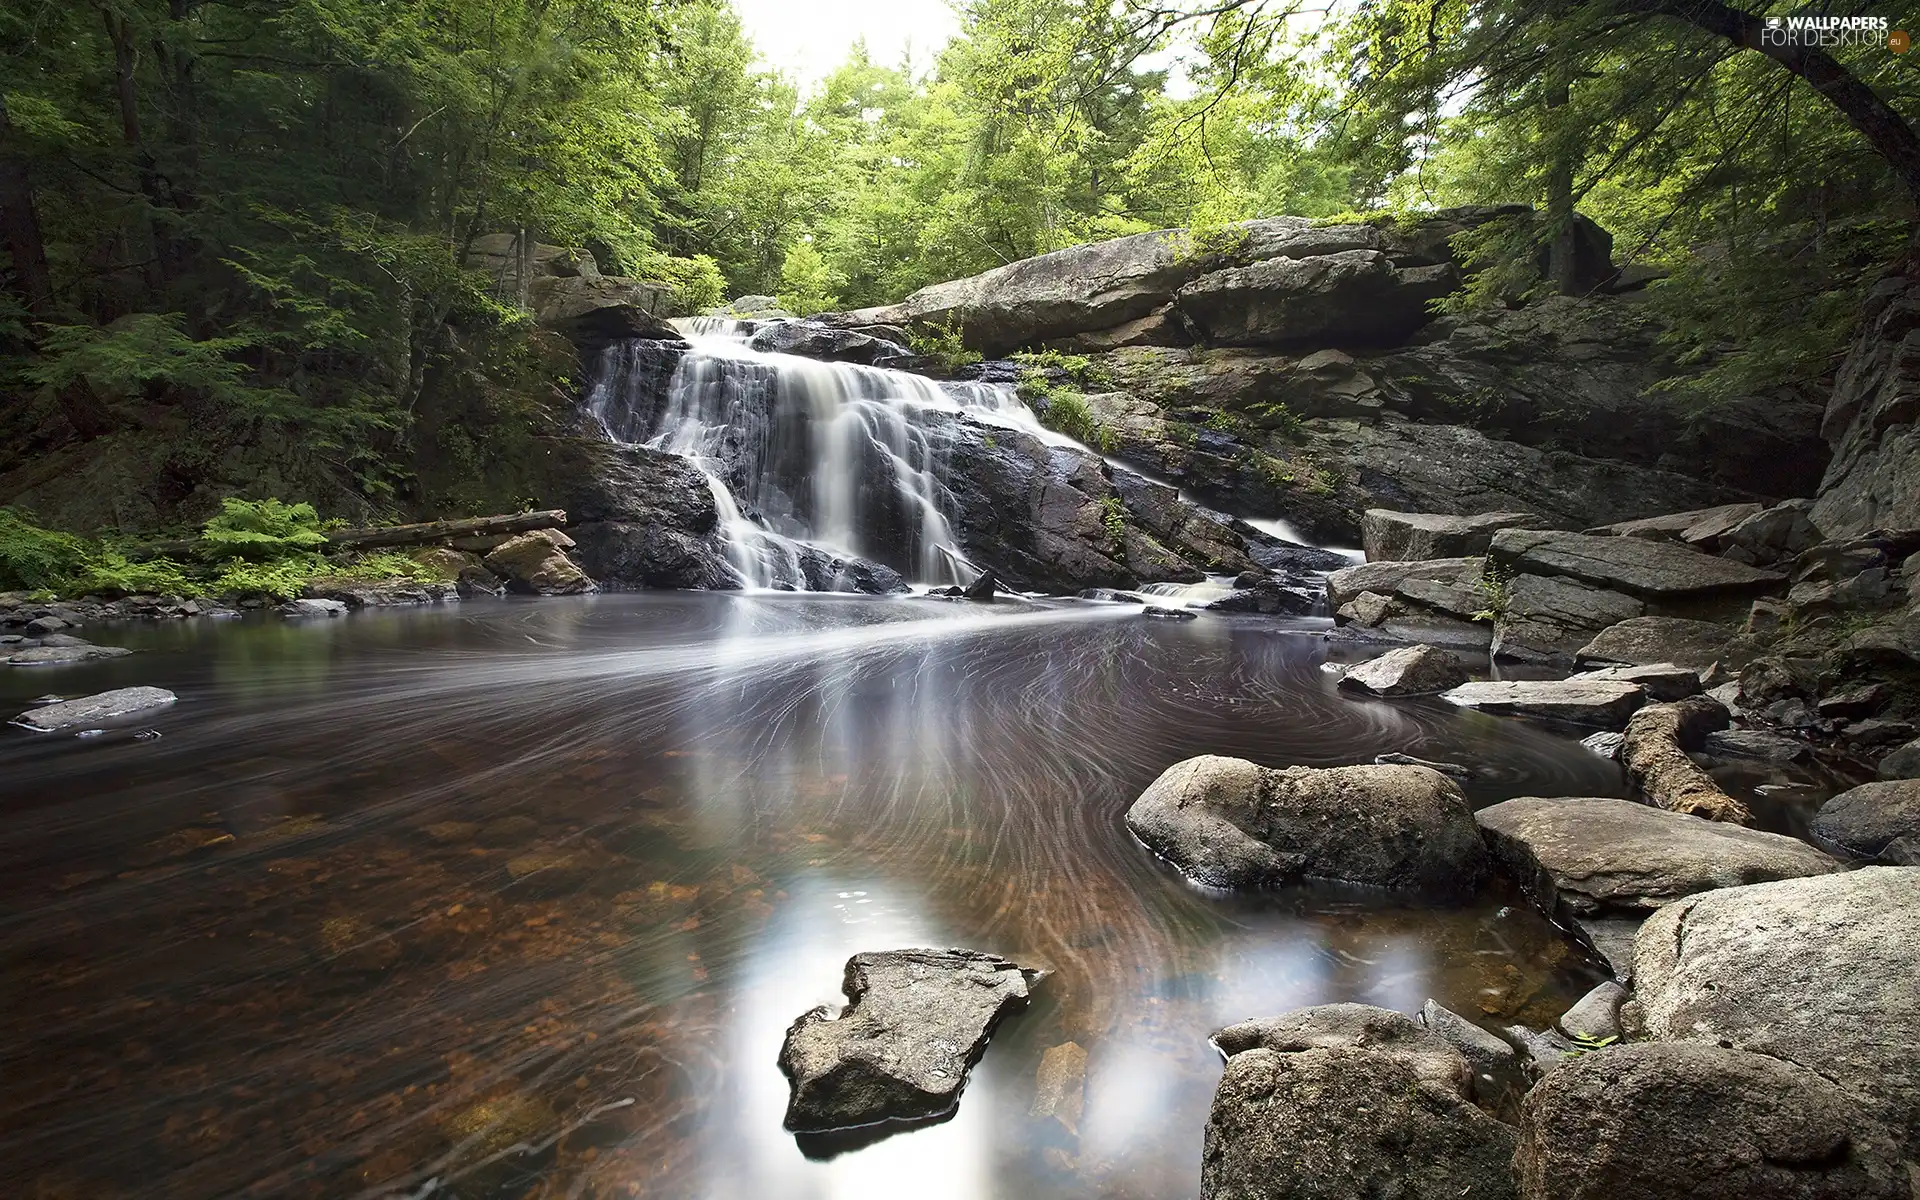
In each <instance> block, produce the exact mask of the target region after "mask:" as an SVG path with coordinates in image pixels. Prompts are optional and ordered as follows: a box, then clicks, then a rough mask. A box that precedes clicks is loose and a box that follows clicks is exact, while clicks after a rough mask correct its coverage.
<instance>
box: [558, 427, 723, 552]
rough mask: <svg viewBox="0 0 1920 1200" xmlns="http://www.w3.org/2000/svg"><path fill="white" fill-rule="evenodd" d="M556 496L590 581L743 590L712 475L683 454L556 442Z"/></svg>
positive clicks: (584, 441)
mask: <svg viewBox="0 0 1920 1200" xmlns="http://www.w3.org/2000/svg"><path fill="white" fill-rule="evenodd" d="M549 454H550V455H552V458H553V461H552V463H551V464H550V467H549V473H550V474H551V476H552V477H553V479H554V480H555V484H554V486H553V487H552V488H551V489H550V490H549V493H548V495H549V496H550V498H552V499H553V500H554V501H556V502H557V503H558V504H559V506H560V507H562V508H564V509H566V511H567V513H568V515H569V516H570V517H571V518H572V520H573V521H574V524H572V525H570V526H568V533H569V535H570V536H571V537H572V538H573V540H574V541H575V542H576V543H577V544H576V546H575V547H574V553H575V555H576V556H577V558H578V561H579V563H580V565H581V566H582V568H584V569H585V570H586V572H587V574H588V575H589V576H591V577H592V578H594V579H596V580H599V581H600V582H601V583H604V584H606V585H608V586H610V587H623V588H640V587H648V588H709V589H729V588H737V587H739V586H740V576H739V573H738V572H736V571H735V570H734V568H733V567H732V565H731V564H730V563H729V561H728V558H727V550H726V546H725V544H724V543H723V541H722V540H721V537H720V532H719V523H720V517H719V512H718V510H717V508H716V507H715V504H714V498H713V490H712V488H711V486H710V485H709V484H708V482H707V478H706V476H704V475H702V474H701V473H700V471H699V470H698V469H697V468H696V467H695V466H694V465H693V464H692V463H690V462H688V461H687V460H686V459H684V458H681V457H680V456H679V455H677V454H668V453H665V452H664V451H660V450H650V449H647V448H646V447H643V446H624V445H614V444H612V443H609V442H601V441H589V440H587V439H572V440H567V441H561V440H560V439H552V441H551V448H550V449H549Z"/></svg>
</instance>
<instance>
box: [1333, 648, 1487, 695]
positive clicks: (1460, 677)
mask: <svg viewBox="0 0 1920 1200" xmlns="http://www.w3.org/2000/svg"><path fill="white" fill-rule="evenodd" d="M1466 681H1467V664H1465V663H1463V662H1461V661H1460V656H1459V655H1457V654H1454V653H1452V652H1451V651H1447V650H1441V649H1437V648H1435V647H1433V646H1403V647H1402V648H1400V649H1398V650H1389V651H1387V653H1385V654H1382V655H1381V656H1380V657H1379V658H1375V659H1369V660H1368V661H1366V662H1363V663H1361V664H1359V665H1358V666H1356V667H1353V668H1351V669H1350V670H1348V671H1347V673H1346V674H1344V675H1342V676H1341V677H1340V686H1341V687H1343V688H1351V689H1352V690H1354V691H1360V692H1367V693H1369V694H1371V695H1375V696H1426V695H1431V694H1433V693H1434V692H1444V691H1446V690H1447V689H1449V688H1455V687H1459V686H1460V685H1461V684H1463V683H1465V682H1466Z"/></svg>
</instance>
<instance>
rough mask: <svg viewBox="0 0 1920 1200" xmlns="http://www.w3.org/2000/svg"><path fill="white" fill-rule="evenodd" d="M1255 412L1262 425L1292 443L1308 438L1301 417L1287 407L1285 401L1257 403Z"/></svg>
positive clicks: (1255, 403) (1254, 406)
mask: <svg viewBox="0 0 1920 1200" xmlns="http://www.w3.org/2000/svg"><path fill="white" fill-rule="evenodd" d="M1253 411H1254V413H1255V415H1257V416H1258V417H1259V418H1260V423H1261V424H1262V425H1265V426H1266V427H1267V428H1268V429H1271V430H1273V431H1274V432H1275V433H1277V434H1279V435H1280V436H1281V437H1283V438H1286V439H1287V440H1288V441H1290V442H1297V441H1299V440H1300V439H1301V438H1303V437H1305V436H1306V427H1305V426H1303V425H1301V423H1300V415H1299V414H1298V413H1296V412H1294V411H1293V410H1292V409H1291V408H1289V407H1287V402H1286V401H1285V400H1259V401H1255V402H1254V404H1253Z"/></svg>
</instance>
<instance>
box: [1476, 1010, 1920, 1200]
mask: <svg viewBox="0 0 1920 1200" xmlns="http://www.w3.org/2000/svg"><path fill="white" fill-rule="evenodd" d="M1513 1168H1514V1173H1515V1175H1516V1176H1517V1178H1518V1182H1519V1187H1520V1194H1521V1195H1522V1196H1524V1197H1526V1200H1602V1198H1604V1200H1672V1198H1673V1197H1679V1196H1685V1197H1690V1198H1692V1200H1905V1198H1906V1197H1907V1196H1908V1195H1910V1193H1909V1191H1908V1188H1907V1181H1906V1180H1905V1178H1903V1177H1904V1176H1905V1175H1906V1171H1905V1169H1904V1168H1903V1167H1902V1165H1901V1162H1900V1151H1899V1149H1898V1146H1897V1140H1896V1138H1895V1137H1894V1136H1893V1135H1892V1133H1891V1131H1890V1130H1888V1129H1887V1128H1886V1127H1885V1126H1883V1125H1881V1124H1879V1123H1878V1122H1876V1121H1874V1120H1873V1119H1872V1118H1870V1117H1867V1116H1865V1115H1863V1114H1862V1113H1861V1112H1860V1110H1859V1107H1858V1105H1856V1104H1855V1103H1854V1102H1853V1099H1852V1097H1850V1096H1848V1095H1847V1093H1846V1092H1845V1091H1843V1090H1842V1089H1840V1088H1838V1087H1836V1086H1834V1084H1832V1083H1830V1082H1828V1081H1827V1080H1825V1079H1822V1078H1821V1077H1820V1076H1819V1075H1817V1074H1815V1073H1814V1072H1813V1071H1810V1070H1806V1069H1803V1068H1801V1067H1797V1066H1794V1065H1792V1064H1790V1063H1785V1062H1781V1061H1779V1060H1777V1059H1774V1058H1769V1057H1767V1056H1766V1055H1764V1054H1754V1053H1750V1052H1747V1051H1743V1050H1727V1049H1722V1048H1720V1047H1718V1046H1712V1045H1698V1044H1685V1045H1659V1044H1654V1045H1635V1046H1614V1047H1609V1048H1607V1049H1604V1050H1599V1051H1595V1052H1592V1053H1588V1054H1583V1055H1581V1056H1580V1057H1578V1058H1576V1059H1574V1060H1572V1061H1570V1062H1568V1063H1566V1064H1565V1065H1564V1066H1562V1067H1561V1068H1560V1069H1559V1070H1557V1071H1555V1072H1554V1073H1553V1074H1551V1075H1549V1076H1548V1077H1547V1078H1546V1079H1544V1080H1542V1081H1541V1082H1540V1083H1539V1084H1537V1085H1536V1086H1535V1087H1534V1089H1533V1091H1532V1092H1531V1093H1529V1095H1528V1096H1527V1101H1526V1104H1525V1106H1524V1108H1523V1109H1522V1113H1521V1119H1520V1138H1519V1145H1518V1147H1517V1149H1516V1151H1515V1153H1514V1160H1513Z"/></svg>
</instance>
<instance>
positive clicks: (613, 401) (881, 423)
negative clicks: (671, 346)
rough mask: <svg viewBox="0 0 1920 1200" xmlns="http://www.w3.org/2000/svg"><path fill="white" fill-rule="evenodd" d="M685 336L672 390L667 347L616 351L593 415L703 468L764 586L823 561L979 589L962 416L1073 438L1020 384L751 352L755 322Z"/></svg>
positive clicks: (803, 584) (706, 322) (735, 558)
mask: <svg viewBox="0 0 1920 1200" xmlns="http://www.w3.org/2000/svg"><path fill="white" fill-rule="evenodd" d="M675 325H676V327H677V328H678V329H679V330H680V331H681V332H682V334H683V335H684V336H685V337H686V339H687V341H688V343H689V345H690V348H689V349H688V350H686V351H685V352H684V353H682V354H681V355H680V356H679V360H678V362H677V363H676V364H675V366H674V368H673V373H672V375H671V377H670V378H669V379H667V380H666V382H665V386H664V387H662V385H661V380H660V374H661V359H660V353H659V349H658V344H657V343H648V342H639V341H630V342H619V343H615V344H613V345H611V346H609V347H608V348H607V349H606V350H605V351H604V352H603V357H602V359H601V361H600V366H599V371H598V374H597V376H596V378H595V380H594V383H593V385H592V387H591V389H590V390H589V392H588V396H587V408H588V411H589V412H590V413H591V414H592V416H593V417H594V419H595V420H596V421H598V422H599V424H600V426H601V428H602V429H603V430H605V432H606V434H607V436H608V437H609V438H612V439H614V440H616V441H621V442H628V443H639V444H644V445H647V446H650V447H652V448H654V449H658V450H664V451H667V452H669V453H673V454H677V455H680V456H682V457H684V458H686V459H687V460H688V461H689V462H691V463H693V464H694V465H695V466H696V467H698V468H699V469H700V471H701V472H702V473H703V474H704V475H705V476H706V478H707V482H708V486H709V487H710V488H711V489H712V491H713V499H714V503H715V505H716V507H717V508H718V511H719V514H720V522H721V533H722V535H723V536H724V538H725V540H726V544H727V552H728V557H729V560H730V561H731V563H732V565H733V567H734V569H735V570H736V571H738V572H739V574H740V577H741V579H742V581H743V582H744V583H745V584H746V585H747V586H749V587H763V588H781V589H793V590H805V589H806V588H807V587H808V582H807V579H808V575H807V572H806V570H805V568H804V565H803V558H804V556H805V555H807V554H808V553H809V549H810V548H814V549H816V550H818V551H825V552H827V553H829V554H833V555H838V556H848V555H852V556H857V557H860V558H866V559H870V560H872V561H875V562H879V563H882V564H884V565H886V566H889V567H892V568H893V569H895V570H897V571H899V572H901V573H902V574H903V575H905V576H907V577H908V578H910V579H916V580H919V581H922V582H926V583H966V582H969V581H971V580H972V579H973V578H974V577H975V576H976V575H977V574H978V572H977V571H976V570H975V569H974V568H973V567H972V566H971V565H970V564H968V562H967V560H966V557H965V556H964V554H963V553H962V552H961V549H960V547H959V544H958V541H957V539H956V537H955V534H954V532H953V528H952V526H951V524H950V522H949V518H948V513H949V512H950V511H951V504H950V499H951V497H950V495H949V494H948V491H947V487H946V484H945V478H946V457H947V455H946V451H947V447H948V445H949V444H950V436H951V435H950V433H949V432H948V430H949V429H950V427H951V424H952V421H953V419H954V418H955V417H956V416H959V417H965V418H968V419H972V420H976V421H981V422H985V423H988V424H998V425H1006V426H1013V427H1017V428H1019V429H1021V430H1023V431H1024V432H1027V433H1030V434H1032V435H1033V436H1036V437H1045V438H1046V439H1047V440H1049V441H1058V440H1060V439H1059V436H1058V435H1055V434H1051V433H1050V431H1046V430H1043V429H1042V428H1041V426H1040V424H1039V422H1038V421H1037V420H1035V419H1034V417H1033V415H1032V413H1031V412H1029V411H1028V409H1027V407H1026V405H1024V404H1023V403H1021V401H1020V400H1019V398H1018V397H1017V396H1016V395H1015V394H1014V392H1013V389H1012V388H1010V387H1007V386H1004V385H999V384H982V383H946V384H942V383H937V382H935V381H934V380H931V379H928V378H926V377H924V376H920V375H913V374H909V373H907V372H904V371H890V370H882V369H879V368H875V367H864V366H855V365H852V364H848V363H828V362H818V361H815V360H813V359H808V358H800V357H797V356H794V355H789V354H770V353H763V352H760V351H756V350H754V349H752V348H750V347H749V346H748V344H747V343H748V339H749V338H750V337H751V336H752V334H753V332H754V329H755V326H756V323H755V322H752V321H738V320H730V319H727V318H719V317H691V318H684V319H682V320H680V321H677V322H675Z"/></svg>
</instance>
